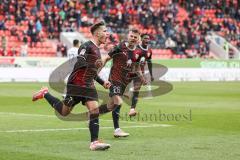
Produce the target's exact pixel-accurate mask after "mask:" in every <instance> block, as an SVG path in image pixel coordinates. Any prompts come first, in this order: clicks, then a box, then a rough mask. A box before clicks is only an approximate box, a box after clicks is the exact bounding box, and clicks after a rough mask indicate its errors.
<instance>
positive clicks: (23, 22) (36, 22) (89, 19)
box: [0, 0, 240, 57]
mask: <svg viewBox="0 0 240 160" xmlns="http://www.w3.org/2000/svg"><path fill="white" fill-rule="evenodd" d="M180 7H182V8H184V9H185V10H186V11H187V12H188V15H187V18H186V19H185V20H184V21H181V20H180V19H178V18H177V17H178V13H179V12H180ZM207 10H214V16H215V18H218V19H222V20H221V21H219V22H217V21H214V19H212V18H208V17H207V16H206V14H205V13H206V12H207ZM0 15H1V18H0V30H9V31H10V32H11V35H12V36H16V37H17V38H18V39H19V40H21V41H24V43H30V47H32V46H35V45H36V43H37V42H41V41H44V39H45V38H48V39H59V33H60V32H62V31H67V32H72V31H78V29H79V27H88V26H90V25H91V24H93V23H94V22H95V21H99V20H105V22H106V23H107V24H108V26H109V28H110V31H111V32H113V33H118V34H119V35H120V37H121V35H122V34H125V33H126V31H127V29H128V28H129V26H132V25H133V26H134V25H135V26H136V25H137V26H139V28H140V29H142V30H143V31H146V32H148V33H149V34H151V35H152V38H153V39H154V41H153V43H152V46H153V48H161V49H165V48H166V49H171V50H172V51H173V52H174V53H176V54H180V55H183V54H185V55H187V57H196V56H200V57H205V56H207V55H208V53H209V42H208V40H207V39H206V37H207V35H208V33H209V32H211V31H215V32H217V33H219V34H221V35H222V36H225V37H226V39H227V40H228V41H230V42H231V43H232V44H234V45H235V46H237V47H239V48H240V29H239V28H240V26H239V21H240V0H227V1H226V0H195V1H191V0H169V1H168V3H165V4H161V6H160V7H159V8H154V7H153V6H152V0H130V1H128V0H36V1H34V2H33V1H32V0H21V1H18V0H0ZM7 21H14V25H12V26H10V27H7V25H6V23H7ZM18 26H27V27H26V28H25V29H20V30H19V27H18ZM23 28H24V27H23ZM2 48H3V47H2ZM59 48H61V47H59ZM188 52H189V53H191V54H188ZM194 53H196V54H194Z"/></svg>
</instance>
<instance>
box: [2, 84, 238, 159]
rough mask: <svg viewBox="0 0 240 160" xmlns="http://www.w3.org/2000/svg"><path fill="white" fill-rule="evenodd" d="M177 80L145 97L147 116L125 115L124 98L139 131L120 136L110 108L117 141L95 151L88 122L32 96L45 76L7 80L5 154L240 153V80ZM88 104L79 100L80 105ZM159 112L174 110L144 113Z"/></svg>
mask: <svg viewBox="0 0 240 160" xmlns="http://www.w3.org/2000/svg"><path fill="white" fill-rule="evenodd" d="M172 84H173V90H172V91H171V92H170V93H168V94H166V95H162V96H159V97H154V98H152V99H140V101H139V104H138V108H137V110H138V111H139V112H140V115H141V116H142V117H140V119H133V120H129V119H128V117H125V116H124V113H127V112H128V110H129V106H127V105H126V104H124V105H123V107H122V110H121V111H122V114H121V115H122V118H121V122H120V124H121V126H122V127H123V128H124V130H125V131H127V132H129V133H130V134H131V135H130V136H129V137H127V138H125V139H115V138H113V129H112V122H111V115H110V114H108V115H104V116H102V117H101V120H100V125H101V127H102V128H100V138H102V139H103V140H104V141H105V142H107V143H110V144H111V145H112V146H111V148H110V149H109V150H108V151H102V152H92V151H89V131H88V129H87V122H76V121H75V122H71V121H62V120H59V119H58V118H57V117H55V114H54V111H53V109H52V108H51V107H49V106H48V104H47V103H46V102H45V101H44V100H43V101H38V102H35V103H32V102H31V95H32V93H34V92H35V91H36V90H38V89H39V88H40V87H41V86H42V85H44V84H41V83H0V104H1V105H0V160H92V159H94V160H106V159H121V160H128V159H136V160H154V159H155V160H178V159H179V160H192V159H195V160H214V159H216V160H237V159H240V83H239V82H175V83H172ZM45 85H46V84H45ZM58 96H59V97H60V96H61V95H60V94H58ZM85 110H86V109H85V107H83V106H81V105H79V106H77V107H76V108H75V109H74V113H79V112H83V111H85ZM159 112H161V114H162V115H163V114H165V115H168V116H170V118H169V119H167V118H165V119H164V118H163V117H162V119H157V120H155V119H154V118H153V119H150V117H144V116H149V115H153V114H154V113H155V114H156V115H157V114H159ZM190 113H191V115H189V114H190ZM171 115H173V116H177V115H179V116H181V117H180V119H172V118H171ZM187 116H189V117H187ZM190 116H191V117H190ZM158 118H159V117H158ZM178 118H179V117H178Z"/></svg>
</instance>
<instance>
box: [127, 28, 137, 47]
mask: <svg viewBox="0 0 240 160" xmlns="http://www.w3.org/2000/svg"><path fill="white" fill-rule="evenodd" d="M138 40H139V33H135V32H132V31H130V32H129V33H128V43H129V44H130V45H137V43H138Z"/></svg>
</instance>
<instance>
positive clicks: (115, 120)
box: [112, 104, 121, 129]
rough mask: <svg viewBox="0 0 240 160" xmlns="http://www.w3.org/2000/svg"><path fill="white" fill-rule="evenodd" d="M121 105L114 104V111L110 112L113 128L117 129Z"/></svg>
mask: <svg viewBox="0 0 240 160" xmlns="http://www.w3.org/2000/svg"><path fill="white" fill-rule="evenodd" d="M120 108H121V105H117V104H114V109H113V111H112V118H113V125H114V128H115V129H117V128H119V116H120V115H119V114H120Z"/></svg>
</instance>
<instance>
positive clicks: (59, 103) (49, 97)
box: [44, 93, 63, 114]
mask: <svg viewBox="0 0 240 160" xmlns="http://www.w3.org/2000/svg"><path fill="white" fill-rule="evenodd" d="M44 98H45V99H46V100H47V101H48V103H49V104H50V105H51V106H52V107H53V108H54V109H55V110H56V111H58V113H60V114H61V113H62V107H63V103H62V101H60V100H59V99H58V98H56V97H54V96H52V95H51V94H50V93H46V94H45V95H44Z"/></svg>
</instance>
